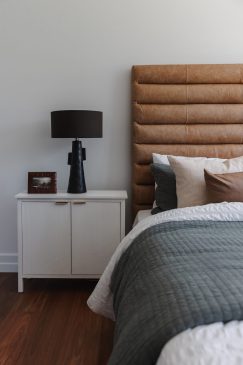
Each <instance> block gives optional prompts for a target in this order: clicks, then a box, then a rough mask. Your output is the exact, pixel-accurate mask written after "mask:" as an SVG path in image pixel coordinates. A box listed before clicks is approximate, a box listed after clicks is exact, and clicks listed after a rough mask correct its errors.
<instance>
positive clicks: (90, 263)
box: [72, 201, 121, 276]
mask: <svg viewBox="0 0 243 365" xmlns="http://www.w3.org/2000/svg"><path fill="white" fill-rule="evenodd" d="M120 240H121V203H120V202H111V201H99V202H92V201H87V202H85V203H78V202H77V203H76V204H75V202H74V203H73V204H72V274H74V275H75V274H76V275H87V276H92V275H93V276H99V275H101V274H102V273H103V271H104V269H105V267H106V265H107V263H108V261H109V259H110V258H111V256H112V254H113V252H114V251H115V249H116V247H117V246H118V244H119V242H120Z"/></svg>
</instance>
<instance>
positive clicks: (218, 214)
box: [88, 65, 243, 365]
mask: <svg viewBox="0 0 243 365" xmlns="http://www.w3.org/2000/svg"><path fill="white" fill-rule="evenodd" d="M132 104H133V161H132V164H133V183H132V191H133V195H132V206H133V215H134V217H135V216H136V214H137V213H139V216H140V217H141V216H142V219H139V222H136V223H137V224H135V226H134V228H133V229H132V231H131V232H129V234H128V235H127V236H126V237H125V238H124V240H123V241H122V242H121V244H120V245H119V247H118V248H117V250H116V252H115V253H114V255H113V257H112V258H111V260H110V263H109V264H108V266H107V268H106V270H105V272H104V274H103V276H102V277H101V279H100V281H99V283H98V284H97V287H96V289H95V290H94V292H93V293H92V295H91V297H90V298H89V300H88V305H89V306H90V308H91V309H92V310H94V311H95V312H96V313H99V314H102V315H104V316H107V317H108V318H111V319H113V320H116V330H115V339H114V349H113V352H112V355H111V358H110V361H109V365H118V364H122V365H128V364H133V365H136V364H138V365H143V364H147V365H149V364H151V365H152V364H157V365H169V364H170V365H174V364H181V365H183V364H187V365H190V364H203V365H204V364H205V365H206V364H231V365H234V364H243V350H242V349H243V322H242V321H243V280H242V277H243V203H239V202H233V203H226V202H222V203H219V204H205V205H198V206H191V207H181V208H177V209H172V210H169V211H165V212H162V213H159V214H156V215H153V216H152V215H150V214H149V215H148V212H147V213H146V216H144V213H141V211H148V210H149V209H151V207H152V204H153V201H154V179H153V176H152V174H151V170H150V163H151V162H152V153H159V154H161V155H173V156H188V157H197V156H198V157H199V156H200V157H211V158H223V159H230V158H237V157H238V156H242V155H243V139H242V136H243V66H242V65H158V66H134V67H133V70H132Z"/></svg>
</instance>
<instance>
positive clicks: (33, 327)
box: [0, 273, 113, 365]
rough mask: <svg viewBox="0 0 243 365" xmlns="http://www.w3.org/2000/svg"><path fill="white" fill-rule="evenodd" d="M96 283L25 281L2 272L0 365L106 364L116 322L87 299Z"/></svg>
mask: <svg viewBox="0 0 243 365" xmlns="http://www.w3.org/2000/svg"><path fill="white" fill-rule="evenodd" d="M94 286H95V282H92V281H85V280H61V279H59V280H47V279H39V280H38V279H35V280H34V279H31V280H25V291H24V293H23V294H18V293H17V275H16V274H9V273H7V274H5V273H0V365H76V364H79V365H105V364H106V363H107V361H108V358H109V354H110V352H111V349H112V339H113V322H112V321H110V320H107V319H104V318H103V317H101V316H98V315H95V314H94V313H92V312H91V311H90V310H89V308H88V307H87V305H86V300H87V298H88V296H89V294H90V293H91V291H92V289H93V288H94Z"/></svg>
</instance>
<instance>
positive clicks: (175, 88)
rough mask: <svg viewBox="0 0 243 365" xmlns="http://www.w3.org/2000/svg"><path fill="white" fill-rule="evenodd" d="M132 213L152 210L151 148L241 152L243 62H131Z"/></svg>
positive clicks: (188, 153) (225, 153)
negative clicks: (194, 63)
mask: <svg viewBox="0 0 243 365" xmlns="http://www.w3.org/2000/svg"><path fill="white" fill-rule="evenodd" d="M132 102H133V103H132V109H133V198H132V201H133V213H134V214H135V213H136V212H137V211H138V210H140V209H148V208H151V206H152V202H153V200H154V181H153V177H152V175H151V173H150V167H149V164H150V163H151V161H152V152H157V153H161V154H171V155H184V156H208V157H212V156H215V157H225V158H230V157H235V156H240V155H243V144H242V143H243V65H159V66H133V68H132Z"/></svg>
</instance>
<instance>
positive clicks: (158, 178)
mask: <svg viewBox="0 0 243 365" xmlns="http://www.w3.org/2000/svg"><path fill="white" fill-rule="evenodd" d="M151 171H152V174H153V176H154V179H155V182H156V184H157V188H156V189H155V202H156V205H157V207H155V208H153V209H152V211H151V214H157V213H160V212H164V211H166V210H170V209H175V208H177V196H176V177H175V173H174V171H173V170H172V168H171V167H170V166H169V165H164V164H162V163H161V164H160V163H153V164H151Z"/></svg>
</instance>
